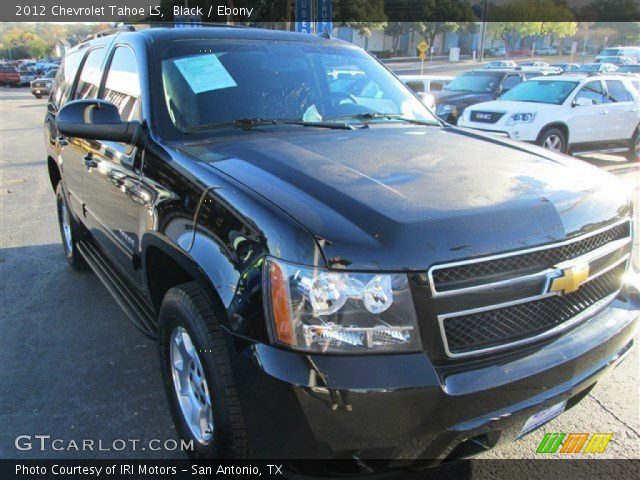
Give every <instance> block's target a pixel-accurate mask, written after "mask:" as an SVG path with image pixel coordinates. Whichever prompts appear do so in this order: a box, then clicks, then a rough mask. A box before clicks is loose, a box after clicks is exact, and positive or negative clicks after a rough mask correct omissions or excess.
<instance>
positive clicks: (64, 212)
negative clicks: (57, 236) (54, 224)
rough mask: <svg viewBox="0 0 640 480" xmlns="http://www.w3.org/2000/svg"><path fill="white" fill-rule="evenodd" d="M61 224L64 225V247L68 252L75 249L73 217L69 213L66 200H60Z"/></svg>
mask: <svg viewBox="0 0 640 480" xmlns="http://www.w3.org/2000/svg"><path fill="white" fill-rule="evenodd" d="M60 224H61V225H62V240H63V242H64V249H65V250H66V251H67V252H71V250H72V249H73V242H72V236H71V217H70V215H69V209H68V208H67V204H66V203H65V202H64V200H63V201H61V202H60Z"/></svg>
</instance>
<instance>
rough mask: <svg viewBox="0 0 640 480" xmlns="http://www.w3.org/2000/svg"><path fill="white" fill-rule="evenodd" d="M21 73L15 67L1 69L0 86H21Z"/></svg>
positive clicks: (2, 67)
mask: <svg viewBox="0 0 640 480" xmlns="http://www.w3.org/2000/svg"><path fill="white" fill-rule="evenodd" d="M20 84H21V79H20V72H19V71H18V69H17V68H15V67H7V66H1V67H0V85H20Z"/></svg>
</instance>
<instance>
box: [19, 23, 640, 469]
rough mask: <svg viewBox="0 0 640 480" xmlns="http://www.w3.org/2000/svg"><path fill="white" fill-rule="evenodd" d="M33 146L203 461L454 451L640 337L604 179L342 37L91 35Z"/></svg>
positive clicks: (518, 426) (565, 401)
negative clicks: (462, 110)
mask: <svg viewBox="0 0 640 480" xmlns="http://www.w3.org/2000/svg"><path fill="white" fill-rule="evenodd" d="M343 71H348V72H349V75H348V76H346V75H342V74H336V75H334V74H333V73H334V72H343ZM354 72H357V73H354ZM45 141H46V146H47V165H48V173H49V177H50V180H51V186H52V188H53V191H54V192H55V198H56V209H57V214H58V220H59V225H60V233H61V238H62V246H63V252H64V256H65V257H66V259H67V261H68V262H69V264H70V265H71V267H73V268H76V269H83V268H87V267H90V268H91V270H93V271H94V272H95V274H96V275H97V276H98V277H99V278H100V280H101V281H102V282H103V283H104V285H105V287H106V289H107V290H108V291H109V293H110V294H111V295H113V297H114V299H115V300H116V301H117V302H118V303H119V304H120V306H121V307H122V309H123V310H124V312H125V313H126V315H127V316H128V317H129V318H130V319H131V321H132V323H133V324H134V325H135V326H136V327H137V328H138V329H140V330H141V331H142V332H143V333H144V334H146V335H148V336H149V337H151V338H153V339H155V340H157V345H158V355H159V359H160V361H159V365H160V369H161V371H162V378H163V384H164V388H165V391H166V395H167V399H168V402H169V406H170V410H171V414H172V416H173V420H174V422H175V425H176V428H177V431H178V433H179V435H180V436H181V437H182V438H183V439H185V440H187V441H192V444H193V450H192V451H191V452H190V455H192V456H193V457H195V458H212V457H227V458H244V457H248V456H258V457H263V458H307V459H308V458H315V459H326V458H334V459H335V458H345V459H357V461H356V460H353V464H354V465H356V466H357V468H361V469H363V470H375V469H376V468H385V467H388V466H390V465H394V466H396V467H398V466H402V467H408V468H420V467H424V466H431V465H437V464H440V463H442V462H444V461H445V460H449V459H454V458H460V457H468V456H470V455H474V454H477V453H479V452H484V451H486V450H489V449H491V448H493V447H495V446H497V445H499V444H500V443H502V442H509V441H515V440H516V439H518V438H520V437H521V436H523V435H527V434H529V433H530V432H532V431H534V430H535V429H536V428H539V427H540V426H541V425H542V424H544V422H546V421H549V420H551V419H552V418H554V417H555V416H557V415H559V414H561V413H562V412H563V411H565V410H567V409H569V408H572V407H573V406H575V405H576V404H577V403H578V402H579V401H580V400H581V399H582V398H584V397H585V396H586V395H587V394H588V392H589V391H590V389H591V388H592V387H593V386H594V384H595V383H596V382H597V381H598V379H599V378H601V377H602V376H603V375H605V374H606V373H607V372H608V371H609V370H610V369H611V368H613V367H614V366H616V365H617V364H618V363H619V362H620V361H622V359H623V358H624V357H625V355H627V354H628V353H629V351H630V349H631V348H632V346H633V344H634V336H635V335H636V332H637V323H638V321H637V320H638V306H639V305H640V298H639V293H638V291H637V290H636V289H635V287H633V285H632V284H630V283H628V282H626V281H625V280H624V279H625V278H626V277H625V275H626V274H627V272H628V270H629V268H630V267H629V265H630V260H629V259H630V255H631V248H632V233H633V228H632V222H631V213H632V205H631V201H630V198H629V195H628V194H627V192H626V190H625V189H624V187H623V186H622V185H621V183H620V182H619V181H618V180H617V179H616V178H615V177H613V176H612V175H610V174H609V173H606V172H604V171H602V170H600V169H598V168H596V167H593V166H589V165H587V164H585V163H584V162H581V161H578V160H575V159H573V158H570V157H567V156H564V155H561V154H557V153H554V152H550V151H547V150H544V149H541V148H538V147H536V146H533V145H526V144H522V143H517V142H514V141H511V140H509V139H502V138H497V137H494V136H491V134H486V133H481V132H474V131H472V130H465V129H460V128H457V127H454V126H451V125H448V124H445V123H443V122H441V121H440V120H438V118H436V117H435V115H433V114H431V113H430V111H429V110H428V109H427V108H426V107H425V106H424V105H423V104H422V103H421V101H420V100H419V98H418V97H417V96H416V95H415V94H414V93H413V92H412V91H411V90H410V89H409V88H407V87H406V86H405V85H404V84H403V83H402V82H401V81H400V80H399V79H398V78H396V77H395V76H394V75H393V74H392V73H390V72H389V71H388V70H387V69H386V68H385V67H384V66H383V65H381V64H380V63H379V62H377V61H376V60H375V59H373V58H372V57H370V56H369V54H367V53H366V52H365V51H363V50H362V49H360V48H358V47H356V46H354V45H351V44H349V43H346V42H343V41H340V40H337V39H332V38H328V37H323V36H312V35H304V34H296V33H291V32H282V31H268V30H261V29H253V28H239V27H235V28H230V27H226V28H225V27H210V28H189V29H186V28H184V29H172V28H148V29H145V30H141V31H126V32H122V31H118V32H114V33H111V34H105V35H103V36H101V37H99V38H95V39H93V40H90V41H86V42H82V43H80V44H79V45H77V46H76V47H74V48H73V49H71V50H70V51H69V52H68V53H67V55H66V57H65V58H64V61H63V62H62V64H61V66H60V71H59V73H58V75H57V77H56V80H55V83H54V85H53V88H52V94H51V96H50V98H49V107H48V109H47V114H46V121H45ZM78 293H80V292H78ZM87 321H88V322H89V321H95V319H87ZM112 328H113V335H114V337H115V336H120V335H124V334H127V332H126V331H125V330H124V329H123V328H122V325H120V324H118V323H117V322H114V324H113V327H112ZM27 335H28V333H27ZM88 348H90V346H88ZM106 351H107V347H106V346H101V350H100V352H101V353H100V354H101V355H102V354H104V352H106ZM131 379H132V381H135V376H131ZM70 394H72V393H71V392H70ZM103 401H105V402H108V401H109V399H103ZM150 401H157V399H155V398H154V399H150ZM129 434H130V435H135V433H134V432H130V433H129ZM372 460H377V461H375V462H374V461H372Z"/></svg>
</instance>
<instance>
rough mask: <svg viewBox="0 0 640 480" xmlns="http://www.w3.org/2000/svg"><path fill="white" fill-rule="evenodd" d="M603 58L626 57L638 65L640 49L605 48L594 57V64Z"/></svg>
mask: <svg viewBox="0 0 640 480" xmlns="http://www.w3.org/2000/svg"><path fill="white" fill-rule="evenodd" d="M605 57H628V58H630V59H632V60H633V61H634V62H638V63H640V47H609V48H605V49H604V50H602V51H601V52H600V54H599V55H598V56H597V57H596V62H599V61H602V59H603V58H605Z"/></svg>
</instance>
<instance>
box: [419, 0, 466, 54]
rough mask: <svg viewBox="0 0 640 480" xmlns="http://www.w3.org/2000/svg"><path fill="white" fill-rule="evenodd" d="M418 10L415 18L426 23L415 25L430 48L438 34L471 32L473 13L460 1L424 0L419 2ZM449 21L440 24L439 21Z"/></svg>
mask: <svg viewBox="0 0 640 480" xmlns="http://www.w3.org/2000/svg"><path fill="white" fill-rule="evenodd" d="M419 4H420V7H421V8H420V10H419V11H418V12H416V17H418V18H424V19H426V20H432V21H426V22H418V23H417V24H416V26H417V29H418V31H419V32H420V34H421V35H422V36H423V37H424V38H425V39H426V40H427V43H428V44H429V46H430V47H432V46H433V44H434V43H435V40H436V37H437V36H438V35H440V34H443V35H446V34H448V33H455V32H458V31H463V30H472V29H473V28H474V27H475V24H473V23H472V22H473V20H474V17H473V12H472V11H471V7H470V6H469V4H468V3H467V2H464V1H461V0H440V1H438V2H433V0H424V1H422V2H419ZM442 19H449V20H451V21H448V22H442V21H439V20H442Z"/></svg>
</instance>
